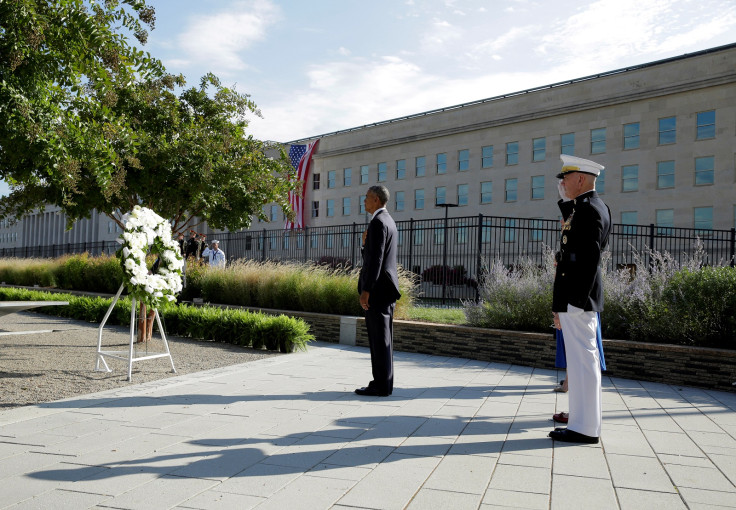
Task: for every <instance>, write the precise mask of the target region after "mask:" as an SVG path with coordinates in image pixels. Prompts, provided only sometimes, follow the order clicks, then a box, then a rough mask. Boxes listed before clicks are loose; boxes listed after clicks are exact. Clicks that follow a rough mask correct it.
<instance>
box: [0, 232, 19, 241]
mask: <svg viewBox="0 0 736 510" xmlns="http://www.w3.org/2000/svg"><path fill="white" fill-rule="evenodd" d="M17 241H18V232H3V233H0V243H14V242H17Z"/></svg>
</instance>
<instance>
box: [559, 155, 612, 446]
mask: <svg viewBox="0 0 736 510" xmlns="http://www.w3.org/2000/svg"><path fill="white" fill-rule="evenodd" d="M560 159H562V171H561V172H560V173H559V174H558V175H557V178H558V179H560V195H562V198H563V199H562V200H560V201H559V202H558V205H559V207H560V211H562V217H563V220H564V221H563V223H562V237H561V239H560V251H559V252H557V254H556V260H557V267H556V270H555V281H554V287H553V291H552V311H553V313H554V323H555V327H556V328H557V329H561V330H562V334H563V335H564V337H565V352H566V355H567V380H568V381H569V389H568V395H569V402H570V411H569V418H568V422H567V428H557V429H555V430H553V431H552V432H550V433H549V437H551V438H552V439H554V440H555V441H564V442H569V443H591V444H595V443H598V440H599V437H600V433H601V412H602V409H601V370H600V353H599V351H598V344H597V338H596V334H597V329H598V314H597V312H600V311H602V310H603V282H602V279H601V269H600V267H599V264H600V260H601V252H602V251H603V249H604V248H605V247H606V244H607V243H608V234H609V232H610V229H611V211H610V210H609V209H608V206H607V205H606V204H604V203H603V201H602V200H601V199H600V197H599V196H598V194H597V193H596V191H595V179H596V177H598V175H599V174H600V171H601V170H603V166H602V165H599V164H598V163H595V162H593V161H589V160H587V159H582V158H576V157H574V156H567V155H564V154H563V155H561V156H560ZM566 199H567V200H566Z"/></svg>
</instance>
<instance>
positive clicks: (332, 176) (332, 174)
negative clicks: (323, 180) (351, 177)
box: [327, 170, 337, 189]
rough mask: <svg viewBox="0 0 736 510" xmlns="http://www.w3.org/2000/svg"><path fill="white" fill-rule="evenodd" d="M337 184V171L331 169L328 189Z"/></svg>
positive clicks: (328, 173)
mask: <svg viewBox="0 0 736 510" xmlns="http://www.w3.org/2000/svg"><path fill="white" fill-rule="evenodd" d="M335 186H337V172H336V171H335V170H330V171H329V172H327V189H332V188H334V187H335Z"/></svg>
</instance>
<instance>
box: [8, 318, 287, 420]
mask: <svg viewBox="0 0 736 510" xmlns="http://www.w3.org/2000/svg"><path fill="white" fill-rule="evenodd" d="M98 327H99V325H98V324H90V323H88V322H82V321H77V320H72V319H63V318H59V317H52V316H49V315H43V314H39V313H33V312H20V313H15V314H10V315H6V316H4V317H0V332H11V331H12V332H20V331H33V330H53V332H51V333H32V334H18V335H0V412H2V411H3V410H5V409H11V408H14V407H20V406H27V405H33V404H39V403H42V402H53V401H55V400H59V399H63V398H67V397H73V396H77V395H86V394H89V393H96V392H98V391H104V390H109V389H113V388H119V387H123V386H128V385H130V384H139V383H143V382H147V381H155V380H158V379H164V378H166V377H176V376H177V375H183V374H189V373H192V372H199V371H202V370H208V369H211V368H218V367H224V366H229V365H235V364H238V363H245V362H247V361H253V360H257V359H261V358H265V357H268V356H283V354H280V353H275V352H270V351H263V350H261V351H256V350H254V349H250V348H244V347H238V346H234V345H229V344H223V343H215V342H208V341H201V340H191V339H185V338H180V337H171V336H167V337H166V338H167V339H168V341H169V349H170V351H171V356H172V358H173V360H174V366H175V367H176V371H177V373H176V374H174V373H172V372H171V363H170V361H169V359H168V358H158V359H151V360H144V361H139V362H136V363H133V381H132V382H128V362H127V359H126V360H117V359H112V358H106V360H107V364H108V366H109V367H110V369H112V372H96V371H95V370H94V368H95V362H96V359H97V332H98ZM164 328H166V325H165V324H164ZM155 329H156V328H155ZM129 334H130V333H129V328H128V327H123V326H105V328H104V330H103V333H102V349H103V350H110V351H124V355H125V356H126V357H127V352H128V349H129V345H130V344H129ZM139 345H140V346H139ZM139 345H136V353H135V354H134V355H135V356H136V357H140V356H144V355H145V354H146V352H148V353H149V354H153V353H157V352H165V351H164V348H163V341H162V340H161V336H160V334H159V333H158V331H154V334H153V339H152V341H151V342H148V343H147V344H139Z"/></svg>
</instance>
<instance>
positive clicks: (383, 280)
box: [358, 210, 401, 305]
mask: <svg viewBox="0 0 736 510" xmlns="http://www.w3.org/2000/svg"><path fill="white" fill-rule="evenodd" d="M398 237H399V234H398V231H397V230H396V223H394V220H393V218H391V215H389V213H388V212H387V211H386V210H381V211H378V213H377V214H376V215H375V217H374V218H373V219H372V220H371V222H370V223H369V224H368V234H367V236H366V238H365V246H363V267H362V268H361V269H360V277H359V278H358V293H361V292H363V291H364V290H365V291H368V292H370V297H369V298H368V302H369V304H371V305H373V304H376V305H381V304H389V303H393V302H395V301H396V300H397V299H399V298H400V297H401V294H400V293H399V274H398V267H397V262H396V256H397V253H398V247H397V246H398Z"/></svg>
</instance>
